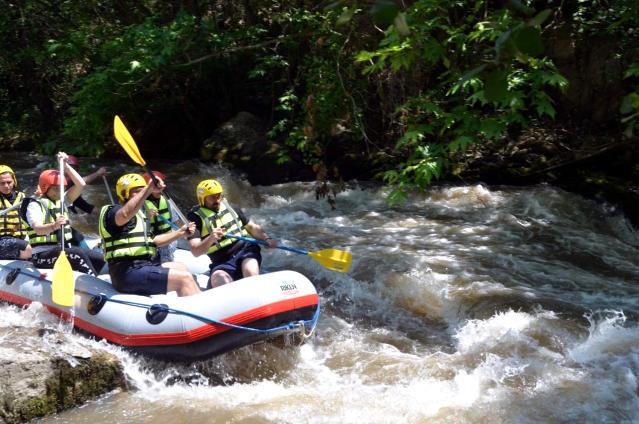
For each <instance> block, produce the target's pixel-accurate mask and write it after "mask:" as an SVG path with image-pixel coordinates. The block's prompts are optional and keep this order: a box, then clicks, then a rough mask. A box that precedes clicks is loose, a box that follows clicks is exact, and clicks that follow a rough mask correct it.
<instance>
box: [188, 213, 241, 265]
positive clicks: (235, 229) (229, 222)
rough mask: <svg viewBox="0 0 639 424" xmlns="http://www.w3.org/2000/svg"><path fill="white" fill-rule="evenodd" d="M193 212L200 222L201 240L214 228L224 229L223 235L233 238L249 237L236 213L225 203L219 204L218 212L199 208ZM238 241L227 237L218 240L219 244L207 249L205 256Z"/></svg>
mask: <svg viewBox="0 0 639 424" xmlns="http://www.w3.org/2000/svg"><path fill="white" fill-rule="evenodd" d="M193 212H194V213H195V214H196V215H197V216H198V217H199V218H200V220H201V221H202V233H201V234H202V238H204V237H206V236H207V235H209V234H211V232H213V229H214V228H224V230H225V233H226V234H228V235H234V236H244V237H246V236H249V233H248V231H246V230H245V229H244V225H243V224H242V222H241V221H240V217H239V216H238V214H237V212H235V211H234V210H233V208H231V207H230V206H229V205H228V204H227V203H226V202H222V203H221V204H220V210H219V211H218V212H215V211H212V210H211V209H207V208H205V207H203V206H200V207H198V208H196V209H195V210H193ZM237 241H238V240H237V239H234V238H232V237H227V238H224V239H222V240H220V242H219V243H215V244H213V245H211V247H209V250H207V251H206V254H207V255H211V254H213V253H215V252H217V251H218V250H220V249H222V248H225V247H227V246H230V245H232V244H233V243H236V242H237Z"/></svg>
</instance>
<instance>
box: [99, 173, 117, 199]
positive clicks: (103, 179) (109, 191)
mask: <svg viewBox="0 0 639 424" xmlns="http://www.w3.org/2000/svg"><path fill="white" fill-rule="evenodd" d="M102 181H104V188H106V191H107V194H108V195H109V201H110V202H111V204H112V205H115V201H113V194H111V189H110V188H109V182H108V181H107V179H106V176H104V175H103V176H102Z"/></svg>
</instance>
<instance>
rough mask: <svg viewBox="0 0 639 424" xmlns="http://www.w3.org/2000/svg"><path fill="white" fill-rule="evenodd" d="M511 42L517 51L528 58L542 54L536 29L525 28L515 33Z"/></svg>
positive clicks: (542, 46) (542, 48)
mask: <svg viewBox="0 0 639 424" xmlns="http://www.w3.org/2000/svg"><path fill="white" fill-rule="evenodd" d="M513 42H514V43H515V46H516V47H517V49H518V50H519V51H520V52H522V53H523V54H525V55H528V56H533V57H535V56H538V55H540V54H542V53H543V52H544V44H543V43H542V41H541V34H540V32H539V29H538V28H535V27H531V26H525V27H523V28H519V29H518V30H517V31H515V34H514V36H513Z"/></svg>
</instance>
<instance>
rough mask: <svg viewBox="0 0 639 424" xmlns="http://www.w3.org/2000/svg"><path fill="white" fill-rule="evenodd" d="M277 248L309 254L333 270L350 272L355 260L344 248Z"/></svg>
mask: <svg viewBox="0 0 639 424" xmlns="http://www.w3.org/2000/svg"><path fill="white" fill-rule="evenodd" d="M226 237H232V238H236V239H238V240H243V241H246V242H249V243H253V244H263V245H267V244H268V243H266V242H265V241H264V240H257V239H254V238H250V237H241V236H232V235H227V236H226ZM275 248H276V249H281V250H286V251H288V252H293V253H297V254H300V255H307V256H310V257H311V258H313V259H315V260H316V261H317V262H319V264H320V265H322V266H323V267H324V268H327V269H330V270H331V271H337V272H348V270H349V269H351V263H352V262H353V255H351V252H346V251H344V250H337V249H322V250H318V251H316V252H309V251H307V250H302V249H296V248H294V247H286V246H275Z"/></svg>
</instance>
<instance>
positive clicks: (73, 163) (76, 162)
mask: <svg viewBox="0 0 639 424" xmlns="http://www.w3.org/2000/svg"><path fill="white" fill-rule="evenodd" d="M67 163H68V164H69V165H71V166H78V165H80V160H79V159H78V157H77V156H73V155H67Z"/></svg>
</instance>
